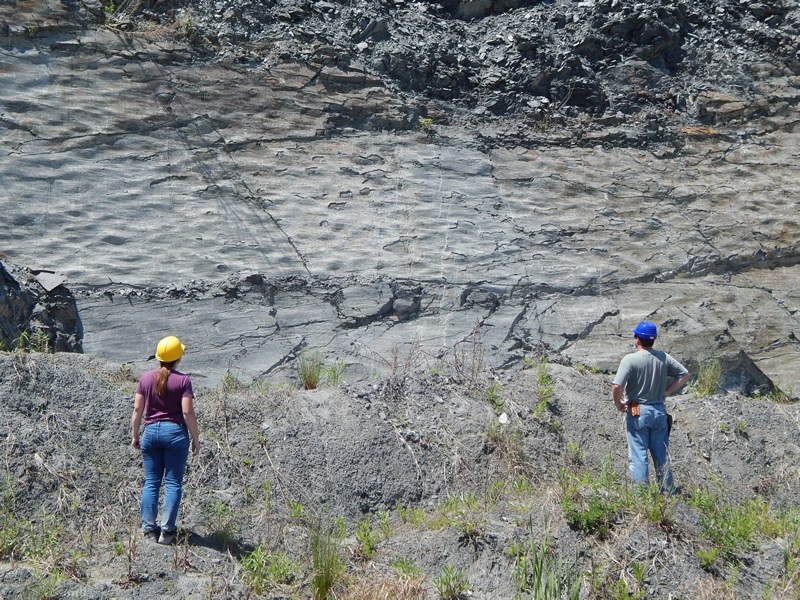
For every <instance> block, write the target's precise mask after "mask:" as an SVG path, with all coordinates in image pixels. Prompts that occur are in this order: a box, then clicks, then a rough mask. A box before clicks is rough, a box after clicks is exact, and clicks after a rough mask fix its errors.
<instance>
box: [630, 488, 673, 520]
mask: <svg viewBox="0 0 800 600" xmlns="http://www.w3.org/2000/svg"><path fill="white" fill-rule="evenodd" d="M628 501H629V503H630V508H631V509H632V510H635V511H637V512H638V513H639V514H641V515H642V516H643V517H644V518H645V519H647V520H648V521H650V522H651V523H655V524H656V525H661V526H662V527H667V526H669V525H671V524H672V522H673V520H672V513H673V510H674V508H675V503H676V499H675V498H674V497H673V496H671V495H669V494H662V493H661V489H660V486H659V485H658V484H657V483H651V484H650V485H648V486H647V487H644V488H641V489H640V493H637V494H634V495H633V496H629V498H628Z"/></svg>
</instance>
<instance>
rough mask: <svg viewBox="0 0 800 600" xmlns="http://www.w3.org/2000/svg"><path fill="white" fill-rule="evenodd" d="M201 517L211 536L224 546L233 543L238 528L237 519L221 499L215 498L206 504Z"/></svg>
mask: <svg viewBox="0 0 800 600" xmlns="http://www.w3.org/2000/svg"><path fill="white" fill-rule="evenodd" d="M203 518H204V519H205V521H206V526H207V527H208V529H209V531H210V532H211V537H213V538H214V539H215V540H217V542H219V543H220V544H222V545H223V546H226V547H227V546H230V545H232V544H233V542H234V541H235V540H236V534H237V531H238V529H239V520H238V519H237V518H236V514H235V513H234V511H233V509H232V508H231V507H230V506H228V504H226V503H225V502H223V501H222V500H215V501H214V502H212V503H211V504H209V505H208V506H206V512H205V514H204V515H203Z"/></svg>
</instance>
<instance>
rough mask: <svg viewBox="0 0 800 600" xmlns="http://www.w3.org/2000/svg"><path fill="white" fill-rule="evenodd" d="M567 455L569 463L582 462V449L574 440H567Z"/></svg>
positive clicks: (579, 463)
mask: <svg viewBox="0 0 800 600" xmlns="http://www.w3.org/2000/svg"><path fill="white" fill-rule="evenodd" d="M567 457H568V458H569V461H570V462H571V463H574V464H576V465H582V464H583V450H581V448H580V446H578V444H576V443H575V442H572V441H569V442H567Z"/></svg>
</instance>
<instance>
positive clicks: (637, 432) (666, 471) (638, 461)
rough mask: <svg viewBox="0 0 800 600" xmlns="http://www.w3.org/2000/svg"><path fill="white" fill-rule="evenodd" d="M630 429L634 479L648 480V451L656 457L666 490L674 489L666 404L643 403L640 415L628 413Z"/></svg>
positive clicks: (664, 489) (662, 485) (629, 447)
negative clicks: (634, 415)
mask: <svg viewBox="0 0 800 600" xmlns="http://www.w3.org/2000/svg"><path fill="white" fill-rule="evenodd" d="M625 421H626V423H625V424H626V428H627V430H628V466H629V468H630V470H631V478H632V479H633V483H644V484H645V485H646V484H647V451H648V450H650V455H651V456H652V457H653V464H654V465H655V468H656V477H657V478H658V483H659V486H660V488H661V491H662V492H672V490H673V488H672V473H671V472H670V468H669V452H668V445H669V437H668V436H667V410H666V409H665V408H664V405H663V404H640V405H639V416H638V417H633V416H631V414H630V412H629V413H628V415H627V416H626V417H625Z"/></svg>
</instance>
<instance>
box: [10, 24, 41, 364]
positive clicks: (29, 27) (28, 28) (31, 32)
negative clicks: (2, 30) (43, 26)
mask: <svg viewBox="0 0 800 600" xmlns="http://www.w3.org/2000/svg"><path fill="white" fill-rule="evenodd" d="M38 30H39V28H38V27H37V26H36V24H35V23H26V24H25V33H26V34H27V35H28V37H33V36H35V35H36V32H37V31H38ZM0 349H2V346H0Z"/></svg>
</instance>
